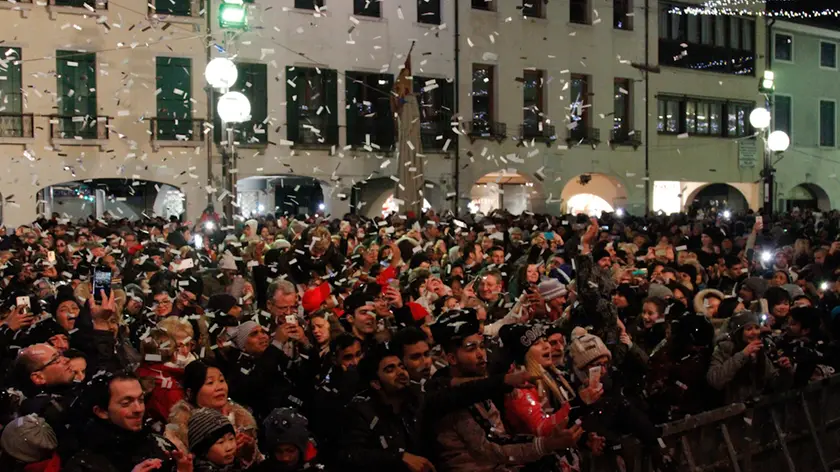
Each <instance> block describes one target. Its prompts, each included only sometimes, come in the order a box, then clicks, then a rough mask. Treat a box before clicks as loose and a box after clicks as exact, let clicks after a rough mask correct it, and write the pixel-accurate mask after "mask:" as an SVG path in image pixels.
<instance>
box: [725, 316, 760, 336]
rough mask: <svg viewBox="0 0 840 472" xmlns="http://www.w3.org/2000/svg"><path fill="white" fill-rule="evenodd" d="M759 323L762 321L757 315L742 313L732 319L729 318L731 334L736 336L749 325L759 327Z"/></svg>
mask: <svg viewBox="0 0 840 472" xmlns="http://www.w3.org/2000/svg"><path fill="white" fill-rule="evenodd" d="M759 323H760V321H759V317H758V314H757V313H753V312H751V311H742V312H741V313H738V314H737V315H735V316H733V317H732V318H729V334H730V335H733V334H736V333H737V332H738V331H741V330H742V329H744V328H746V327H747V326H749V325H758V324H759Z"/></svg>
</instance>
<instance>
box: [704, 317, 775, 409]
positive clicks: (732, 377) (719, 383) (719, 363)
mask: <svg viewBox="0 0 840 472" xmlns="http://www.w3.org/2000/svg"><path fill="white" fill-rule="evenodd" d="M740 332H741V331H740V330H739V331H736V332H735V333H733V334H740ZM789 377H790V376H789V375H787V372H780V371H779V370H778V369H776V367H775V366H773V363H772V362H770V359H768V358H767V354H766V353H765V352H764V350H761V351H759V352H758V354H757V355H756V358H755V359H752V358H751V357H750V356H747V355H746V354H744V353H743V352H742V351H741V350H740V349H738V348H737V347H736V346H735V343H734V342H733V341H732V340H731V339H723V340H721V341H720V342H718V344H717V346H716V347H715V351H714V353H712V360H711V363H710V365H709V371H708V372H707V374H706V379H707V380H708V382H709V385H711V386H712V387H713V388H715V389H717V390H720V391H723V397H724V398H723V400H724V402H725V403H727V404H729V403H736V402H743V401H746V400H748V399H750V398H753V397H756V396H759V395H761V394H762V393H764V392H765V391H766V390H768V389H772V388H773V387H782V386H784V385H785V384H788V383H791V382H790V380H791V379H790V378H789Z"/></svg>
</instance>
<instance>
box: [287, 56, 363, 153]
mask: <svg viewBox="0 0 840 472" xmlns="http://www.w3.org/2000/svg"><path fill="white" fill-rule="evenodd" d="M286 103H287V105H286V127H287V130H286V136H287V138H288V139H289V141H292V142H293V143H295V145H296V146H299V147H303V146H318V145H323V146H332V145H337V144H338V80H337V73H336V71H334V70H331V69H315V68H308V67H291V66H290V67H287V68H286ZM363 141H364V137H363ZM371 142H373V141H371Z"/></svg>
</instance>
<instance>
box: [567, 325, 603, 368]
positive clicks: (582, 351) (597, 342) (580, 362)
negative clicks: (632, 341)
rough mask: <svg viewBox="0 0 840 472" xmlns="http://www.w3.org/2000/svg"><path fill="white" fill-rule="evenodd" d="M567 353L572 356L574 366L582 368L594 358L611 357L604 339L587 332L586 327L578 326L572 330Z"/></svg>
mask: <svg viewBox="0 0 840 472" xmlns="http://www.w3.org/2000/svg"><path fill="white" fill-rule="evenodd" d="M569 355H571V357H572V362H574V365H575V367H577V368H578V369H583V368H585V367H586V366H587V365H589V364H590V363H591V362H592V361H594V360H595V359H597V358H599V357H602V356H607V358H608V359H612V353H610V350H609V349H607V346H606V345H605V344H604V341H601V338H599V337H598V336H595V335H594V334H589V333H587V332H586V329H584V328H582V327H580V326H578V327H576V328H575V329H573V330H572V343H571V345H570V346H569Z"/></svg>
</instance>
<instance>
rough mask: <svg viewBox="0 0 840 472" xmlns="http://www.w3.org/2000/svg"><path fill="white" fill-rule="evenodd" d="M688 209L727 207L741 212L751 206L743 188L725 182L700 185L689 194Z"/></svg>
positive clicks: (686, 203)
mask: <svg viewBox="0 0 840 472" xmlns="http://www.w3.org/2000/svg"><path fill="white" fill-rule="evenodd" d="M685 206H686V209H688V208H696V209H706V208H712V207H715V208H727V209H729V210H731V211H735V212H741V211H747V210H749V208H750V205H749V202H747V197H746V196H745V195H744V194H743V193H742V192H741V190H739V189H737V188H735V187H733V186H732V185H729V184H725V183H713V184H707V185H703V186H700V187H698V188H696V189H695V190H694V191H693V192H691V193H690V194H689V195H688V198H686V200H685Z"/></svg>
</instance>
